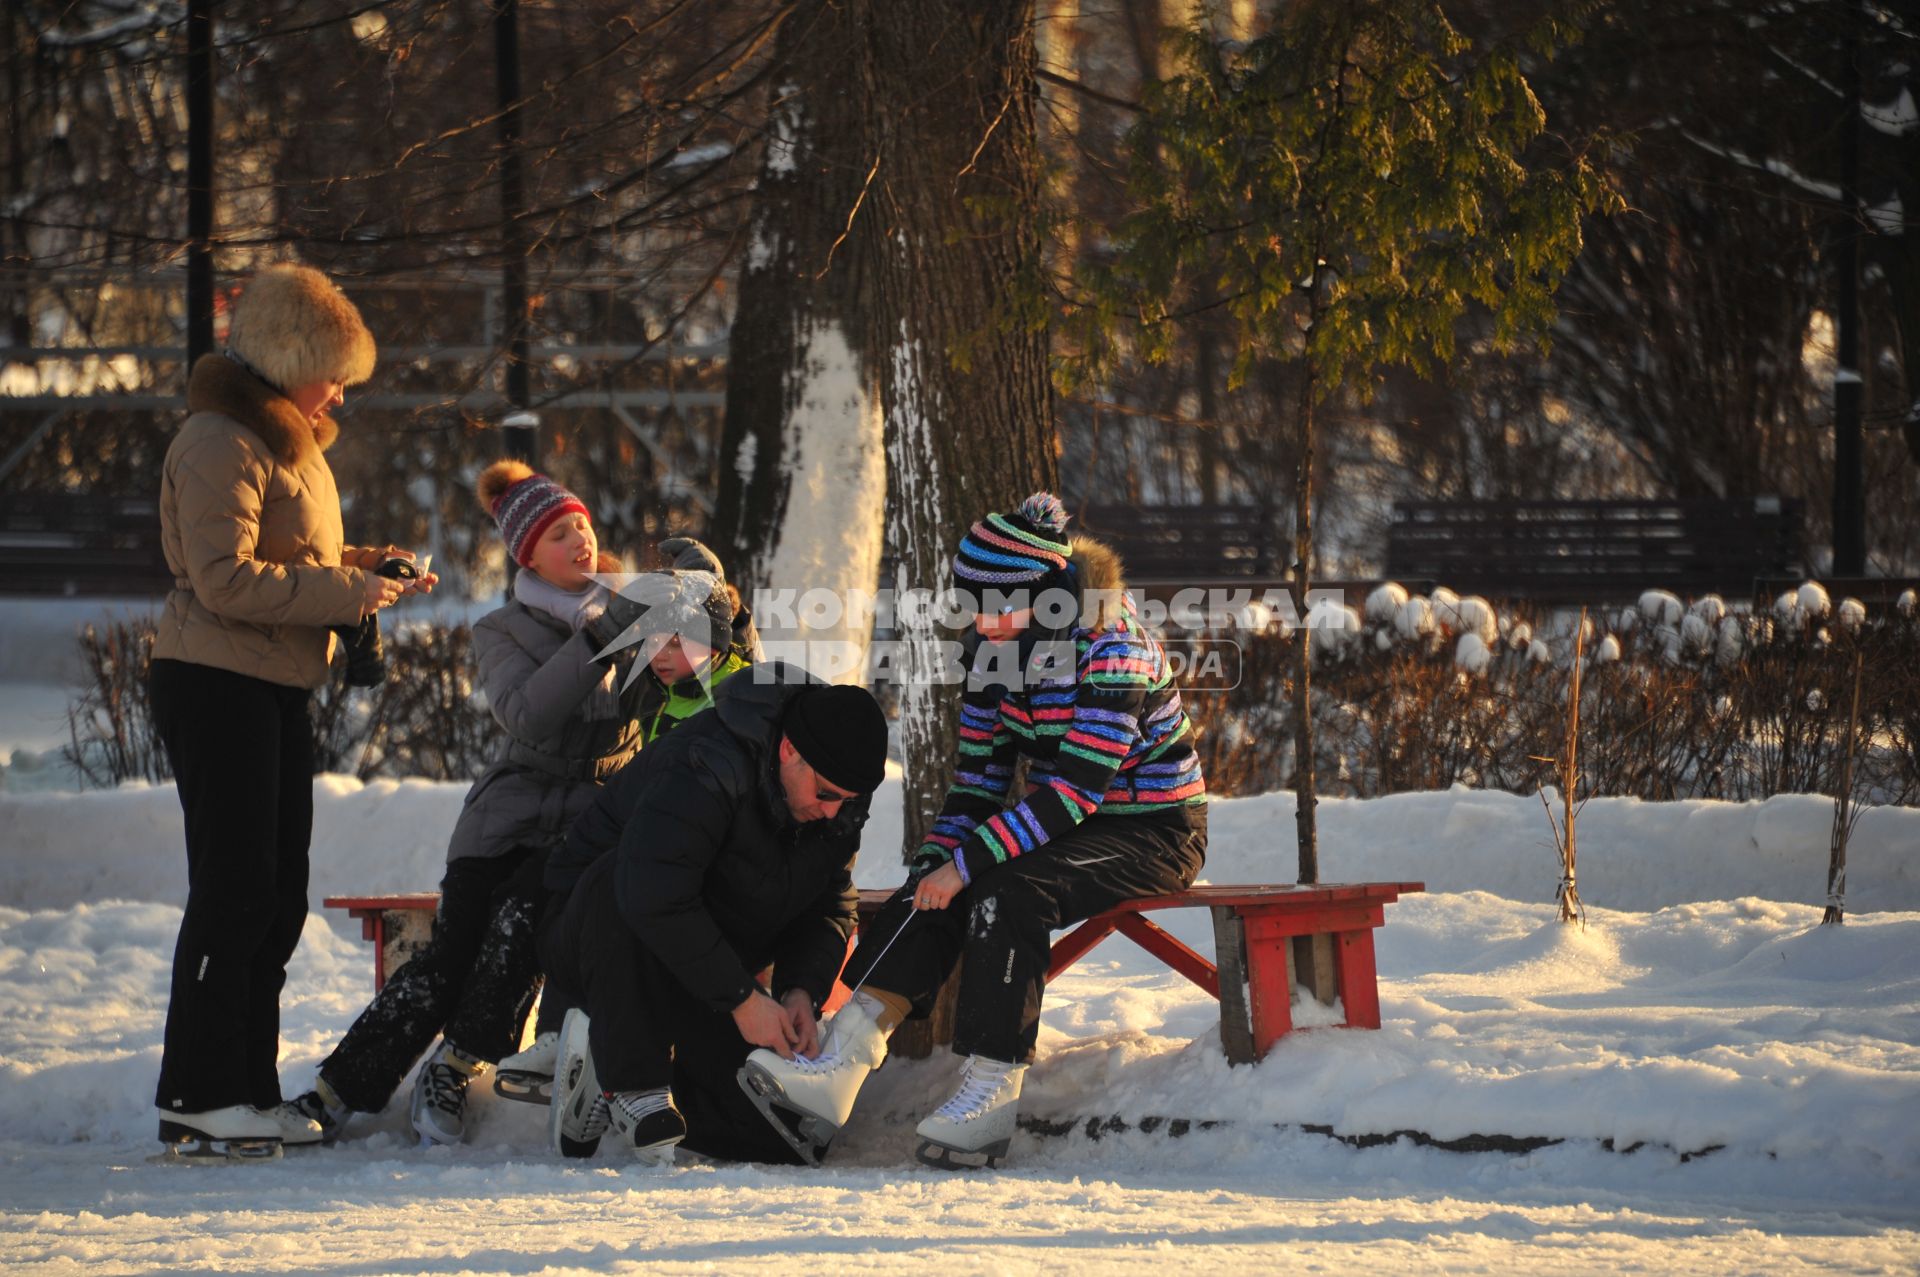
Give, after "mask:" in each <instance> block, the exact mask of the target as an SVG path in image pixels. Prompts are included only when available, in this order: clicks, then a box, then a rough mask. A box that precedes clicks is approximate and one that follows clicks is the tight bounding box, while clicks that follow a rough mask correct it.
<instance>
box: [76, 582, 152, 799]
mask: <svg viewBox="0 0 1920 1277" xmlns="http://www.w3.org/2000/svg"><path fill="white" fill-rule="evenodd" d="M80 659H81V663H82V666H83V668H84V669H85V671H86V675H85V681H83V682H82V683H81V685H80V690H79V692H78V693H77V694H76V695H75V697H74V699H73V701H72V703H71V704H69V705H68V706H67V738H68V743H67V744H66V745H65V746H63V747H62V748H61V751H60V752H61V754H62V755H63V756H64V757H65V758H66V760H67V762H68V763H70V764H71V765H72V766H73V768H74V770H75V771H77V772H78V773H79V774H80V775H81V776H84V777H85V778H86V780H87V783H88V784H92V785H100V786H111V785H118V784H119V783H120V782H122V781H126V780H145V781H153V782H159V781H166V780H172V779H173V769H172V768H171V767H170V766H169V765H168V763H167V754H166V750H165V749H164V748H163V747H162V746H161V744H160V737H159V735H158V734H157V733H156V732H155V731H154V727H153V713H152V708H151V706H150V705H149V704H148V702H147V665H148V663H149V662H150V661H151V660H152V659H153V622H152V621H151V620H150V619H149V620H137V621H113V622H110V623H108V624H104V625H89V626H87V627H86V628H85V629H83V630H81V631H80Z"/></svg>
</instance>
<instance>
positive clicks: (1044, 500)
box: [953, 492, 1073, 585]
mask: <svg viewBox="0 0 1920 1277" xmlns="http://www.w3.org/2000/svg"><path fill="white" fill-rule="evenodd" d="M1067 517H1068V516H1067V510H1066V507H1065V506H1063V505H1061V504H1060V498H1059V497H1056V496H1054V495H1053V494H1052V493H1051V492H1036V493H1034V494H1033V495H1032V496H1030V497H1028V498H1027V499H1026V500H1025V501H1022V502H1021V503H1020V508H1019V509H1017V510H1013V511H1010V512H1009V513H1007V514H990V515H988V516H987V517H986V518H984V519H982V520H980V522H978V523H976V524H974V525H973V526H972V527H971V528H969V529H967V534H966V535H965V536H963V537H961V538H960V548H959V550H957V551H956V552H955V553H954V556H953V574H954V575H955V576H957V577H959V578H960V579H961V580H963V581H974V582H978V583H980V584H982V585H1030V584H1034V583H1037V582H1039V581H1042V580H1045V579H1047V578H1049V577H1052V576H1054V575H1055V574H1056V573H1059V572H1061V571H1063V570H1064V569H1065V568H1066V566H1067V560H1068V559H1070V558H1072V557H1073V546H1072V544H1071V543H1069V541H1068V540H1067V531H1066V529H1067Z"/></svg>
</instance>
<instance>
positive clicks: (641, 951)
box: [542, 853, 801, 1165]
mask: <svg viewBox="0 0 1920 1277" xmlns="http://www.w3.org/2000/svg"><path fill="white" fill-rule="evenodd" d="M615 859H616V857H615V856H614V854H613V853H608V854H606V855H604V856H602V857H600V859H598V860H596V861H595V862H594V863H593V865H592V866H591V867H589V868H588V870H587V871H586V873H585V874H583V875H581V878H580V881H579V882H577V883H575V884H574V889H573V893H572V894H571V895H570V896H569V897H568V898H567V904H566V909H565V911H564V912H563V913H562V915H561V916H560V918H559V920H558V921H557V922H556V923H555V924H554V925H551V926H549V927H548V928H547V929H546V930H545V932H544V933H543V937H542V939H543V948H542V957H543V958H544V959H545V960H546V966H547V971H548V973H549V975H550V977H551V981H552V983H553V984H555V985H557V986H559V987H560V988H561V989H563V990H565V991H566V992H567V993H568V994H570V995H571V996H572V997H573V998H575V999H577V1004H578V1005H579V1007H580V1009H581V1010H583V1011H585V1012H586V1013H587V1015H588V1016H589V1017H590V1018H591V1025H590V1029H589V1034H588V1040H589V1045H590V1048H591V1050H592V1051H593V1067H594V1071H595V1073H596V1074H597V1075H598V1077H599V1081H600V1089H601V1090H603V1091H608V1092H619V1091H646V1090H652V1089H653V1088H655V1087H661V1086H665V1087H670V1088H671V1089H672V1091H673V1099H674V1103H675V1104H676V1105H677V1106H678V1107H679V1109H680V1112H681V1115H682V1116H684V1117H685V1118H686V1120H687V1138H686V1146H687V1147H688V1148H689V1149H691V1150H693V1151H694V1152H696V1153H704V1154H706V1155H707V1156H709V1157H719V1158H725V1159H727V1160H729V1161H736V1162H778V1163H786V1164H789V1165H800V1164H801V1159H800V1157H799V1156H798V1155H797V1154H795V1153H794V1151H793V1150H792V1149H791V1148H790V1147H788V1145H787V1143H786V1141H785V1140H783V1139H781V1138H780V1137H779V1136H778V1135H777V1134H775V1133H774V1130H773V1127H771V1126H770V1125H768V1124H767V1120H766V1118H764V1117H762V1116H761V1115H760V1110H758V1109H757V1108H755V1107H754V1106H753V1102H752V1101H750V1100H749V1099H747V1096H746V1092H744V1091H742V1090H741V1089H740V1084H739V1081H738V1080H737V1079H736V1077H735V1074H736V1073H737V1072H738V1071H739V1069H740V1066H741V1065H742V1064H744V1063H745V1062H746V1059H747V1053H748V1052H750V1051H752V1050H753V1049H754V1048H753V1047H752V1046H751V1045H749V1044H748V1043H747V1041H746V1039H744V1038H742V1037H741V1036H740V1030H739V1029H738V1028H737V1027H736V1026H735V1025H734V1022H733V1017H732V1016H731V1015H729V1014H727V1013H726V1012H725V1011H715V1010H714V1009H713V1008H712V1007H710V1006H708V1005H707V1004H706V1003H705V1002H703V1001H701V1000H699V999H697V998H695V997H694V996H693V995H692V994H691V993H689V992H687V989H686V986H685V985H683V984H681V983H680V980H679V978H678V977H676V976H675V975H674V974H673V972H672V971H670V970H669V969H668V968H667V967H666V965H665V964H663V963H662V962H661V961H660V960H659V959H658V958H656V957H654V955H653V952H652V950H650V949H648V948H647V946H646V945H645V944H644V943H643V942H642V941H641V940H640V938H639V937H638V936H636V935H634V933H633V932H632V930H631V929H629V928H628V926H627V922H626V919H625V918H623V917H622V916H621V914H620V906H619V903H618V901H617V900H616V899H615V897H614V890H613V868H614V860H615Z"/></svg>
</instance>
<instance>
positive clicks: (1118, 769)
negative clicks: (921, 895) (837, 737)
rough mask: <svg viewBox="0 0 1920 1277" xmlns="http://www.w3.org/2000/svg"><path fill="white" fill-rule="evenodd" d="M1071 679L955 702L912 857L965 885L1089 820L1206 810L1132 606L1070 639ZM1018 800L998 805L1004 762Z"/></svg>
mask: <svg viewBox="0 0 1920 1277" xmlns="http://www.w3.org/2000/svg"><path fill="white" fill-rule="evenodd" d="M1073 639H1074V646H1075V651H1076V658H1077V659H1076V661H1075V669H1074V673H1073V676H1072V677H1071V678H1062V679H1060V680H1058V681H1049V682H1042V683H1039V684H1036V685H1035V686H1033V687H1030V688H1026V689H1019V690H1014V691H1010V692H1008V693H1006V695H1005V696H1004V697H1002V698H999V699H995V697H994V696H993V694H991V693H985V692H969V693H967V695H966V696H965V697H964V698H963V699H962V701H961V704H960V750H959V760H958V762H957V763H956V765H955V768H954V776H953V784H952V786H951V787H950V788H949V789H948V791H947V798H946V802H945V803H944V804H943V805H942V806H941V809H940V814H939V816H938V817H936V818H935V820H934V823H933V829H932V831H931V832H930V833H929V834H928V835H927V839H926V842H925V843H924V844H922V846H921V849H920V850H921V852H922V853H923V854H924V853H927V852H933V853H937V854H939V855H941V856H943V857H946V858H949V859H952V860H954V861H955V862H956V864H957V865H958V866H959V869H960V876H961V877H962V878H964V879H965V880H966V881H968V882H972V881H973V879H974V875H976V874H979V873H982V872H985V871H986V870H989V869H991V868H992V867H993V866H995V865H998V864H1004V863H1005V862H1006V861H1009V860H1011V859H1013V858H1014V857H1016V856H1024V855H1027V854H1029V853H1031V852H1034V851H1037V850H1039V849H1040V848H1042V847H1044V846H1046V844H1047V843H1048V842H1050V841H1051V840H1053V839H1055V838H1058V837H1059V836H1060V835H1061V834H1064V833H1066V832H1067V831H1068V830H1070V829H1072V828H1073V827H1074V826H1076V825H1078V824H1079V823H1080V822H1081V821H1083V820H1085V819H1086V818H1087V817H1088V816H1091V815H1092V814H1093V813H1095V812H1101V813H1103V814H1107V815H1140V814H1143V813H1147V812H1157V811H1166V810H1168V809H1170V808H1173V807H1177V806H1183V805H1185V806H1193V805H1199V804H1203V803H1205V802H1206V801H1207V785H1206V780H1205V779H1204V778H1203V777H1202V776H1201V774H1200V759H1199V757H1198V756H1197V755H1196V754H1195V753H1194V750H1193V723H1192V721H1191V720H1190V719H1189V718H1188V717H1187V712H1186V710H1185V709H1184V708H1183V707H1182V706H1181V704H1180V693H1179V692H1178V691H1177V690H1176V689H1175V688H1174V687H1173V676H1172V673H1171V671H1170V670H1169V668H1168V664H1167V656H1166V652H1165V651H1164V650H1162V648H1161V647H1160V644H1159V642H1158V641H1157V640H1156V639H1155V638H1154V637H1153V635H1151V634H1149V633H1148V632H1147V631H1146V629H1145V628H1143V627H1142V626H1141V624H1140V622H1139V620H1138V618H1137V617H1136V616H1135V614H1134V611H1133V609H1132V607H1131V605H1130V604H1129V605H1126V606H1124V607H1123V608H1122V613H1121V617H1120V619H1119V620H1118V621H1117V622H1115V623H1112V624H1110V625H1108V626H1106V627H1104V628H1102V629H1100V630H1097V631H1093V630H1086V629H1080V628H1076V629H1075V630H1074V631H1073ZM1022 754H1024V755H1025V756H1026V757H1027V758H1028V759H1029V760H1030V761H1029V765H1028V770H1027V792H1026V794H1025V795H1024V796H1023V797H1022V799H1021V801H1020V802H1019V803H1017V804H1015V805H1013V806H1011V807H1009V806H1008V805H1007V790H1008V786H1009V784H1010V783H1011V782H1012V779H1013V771H1014V763H1015V761H1016V758H1017V757H1018V756H1019V755H1022Z"/></svg>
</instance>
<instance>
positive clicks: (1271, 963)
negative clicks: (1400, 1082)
mask: <svg viewBox="0 0 1920 1277" xmlns="http://www.w3.org/2000/svg"><path fill="white" fill-rule="evenodd" d="M1421 890H1424V885H1423V884H1421V883H1417V882H1368V883H1353V884H1322V885H1319V886H1306V887H1303V886H1294V885H1283V886H1204V887H1192V888H1189V889H1188V890H1186V891H1183V892H1180V893H1178V894H1176V895H1170V896H1152V897H1149V898H1147V899H1144V900H1131V901H1128V902H1127V903H1126V904H1124V905H1122V906H1120V907H1119V908H1117V909H1113V910H1110V911H1108V912H1106V913H1103V914H1100V915H1098V916H1096V917H1093V918H1089V919H1087V920H1086V921H1085V922H1083V923H1081V924H1080V925H1079V926H1077V927H1075V928H1074V929H1073V930H1072V931H1069V932H1067V933H1066V934H1065V935H1063V936H1061V937H1060V938H1059V939H1058V940H1056V941H1054V944H1053V957H1052V961H1051V962H1050V963H1049V964H1048V966H1047V979H1048V980H1049V981H1051V980H1052V979H1053V978H1054V977H1055V976H1058V975H1059V974H1060V973H1061V972H1063V971H1065V970H1066V969H1067V968H1068V967H1070V966H1072V965H1073V964H1074V963H1075V962H1077V961H1079V959H1080V958H1082V957H1084V956H1085V955H1086V954H1087V953H1088V952H1089V951H1090V950H1091V949H1092V948H1093V947H1094V946H1095V945H1097V944H1099V943H1100V942H1101V941H1102V940H1105V939H1106V938H1107V937H1108V936H1110V935H1112V934H1114V933H1115V932H1116V931H1117V932H1119V933H1120V934H1121V935H1123V936H1126V937H1127V938H1128V939H1130V940H1132V941H1134V942H1135V943H1136V944H1138V945H1140V947H1141V948H1143V949H1145V950H1146V951H1147V952H1149V953H1151V954H1153V955H1154V956H1155V957H1157V958H1159V959H1160V960H1161V961H1162V962H1164V963H1166V964H1167V965H1168V966H1169V967H1171V968H1172V969H1173V970H1175V971H1177V972H1179V973H1180V974H1181V975H1183V976H1185V977H1187V979H1189V980H1191V981H1193V982H1194V983H1195V984H1197V985H1199V986H1200V987H1201V988H1202V989H1205V990H1206V991H1207V993H1208V994H1210V995H1211V996H1212V997H1214V998H1216V999H1217V1000H1218V1001H1219V1003H1220V1045H1221V1047H1222V1049H1223V1050H1224V1051H1225V1052H1226V1056H1227V1059H1228V1060H1230V1061H1232V1062H1233V1063H1236V1064H1242V1063H1252V1062H1253V1061H1255V1060H1258V1059H1259V1058H1260V1057H1261V1056H1263V1055H1265V1054H1266V1052H1267V1048H1269V1047H1271V1046H1272V1045H1273V1044H1274V1043H1275V1042H1276V1041H1278V1040H1279V1039H1280V1038H1281V1037H1282V1036H1284V1035H1285V1034H1287V1033H1290V1032H1292V1030H1293V1027H1294V1024H1293V998H1294V990H1295V989H1296V988H1299V989H1301V990H1304V991H1306V992H1308V993H1310V994H1312V995H1313V996H1314V997H1315V998H1317V999H1318V1000H1319V1001H1320V1002H1322V1003H1324V1004H1326V1005H1329V1006H1331V1005H1333V1004H1334V1003H1335V1000H1336V999H1338V1003H1339V1005H1340V1007H1341V1009H1342V1011H1343V1013H1344V1019H1343V1020H1342V1021H1341V1024H1342V1026H1343V1027H1346V1028H1352V1029H1377V1028H1379V1027H1380V990H1379V980H1378V976H1377V973H1376V971H1375V968H1374V957H1373V931H1374V928H1376V927H1378V926H1380V925H1381V924H1382V923H1383V922H1384V921H1385V916H1384V915H1385V911H1386V906H1387V905H1389V904H1391V903H1393V902H1394V901H1395V900H1398V899H1399V898H1400V896H1401V895H1402V894H1403V893H1406V892H1414V891H1421ZM892 895H893V893H892V892H891V891H862V892H861V893H860V917H861V921H862V922H863V923H864V922H866V921H867V920H868V919H870V918H872V917H873V915H874V914H875V913H877V912H878V911H879V909H880V907H881V905H883V904H885V903H886V902H887V900H888V899H889V898H890V897H891V896H892ZM439 899H440V897H439V896H438V895H436V894H435V893H433V892H419V893H413V894H407V895H392V896H329V897H327V899H326V901H325V904H326V905H327V907H328V908H332V909H345V910H347V912H348V914H349V915H350V916H352V917H355V918H358V919H360V934H361V936H362V937H363V938H365V939H368V940H371V941H373V942H374V964H373V979H374V988H375V990H378V989H379V988H380V986H381V985H383V984H385V983H386V979H387V977H388V976H389V975H390V974H392V973H393V972H394V971H395V970H397V969H398V968H399V966H400V964H401V963H402V962H404V961H406V959H407V958H408V957H410V956H412V952H413V950H414V949H417V948H418V947H419V946H420V945H421V944H424V943H425V942H426V938H427V936H428V934H429V933H430V930H431V925H432V920H433V910H434V908H435V907H436V906H437V905H438V903H439ZM1188 908H1205V909H1207V910H1209V911H1210V912H1211V913H1212V915H1213V936H1214V953H1215V954H1216V956H1217V957H1218V959H1219V961H1218V965H1216V964H1215V963H1213V962H1209V961H1207V959H1206V958H1204V957H1202V956H1201V955H1200V954H1199V953H1197V952H1195V951H1194V950H1193V949H1192V948H1191V947H1189V946H1188V945H1186V944H1184V943H1182V942H1181V941H1180V940H1179V939H1177V938H1176V937H1174V936H1173V935H1171V934H1169V933H1168V932H1167V931H1166V930H1165V929H1164V928H1162V927H1160V926H1159V925H1158V924H1156V923H1155V922H1153V920H1152V919H1150V918H1148V917H1146V915H1147V914H1149V913H1152V912H1156V911H1158V910H1161V909H1188ZM846 996H847V990H846V987H845V986H844V985H839V984H836V985H835V986H834V996H833V997H832V998H831V999H829V1001H828V1003H827V1008H828V1009H829V1010H832V1009H833V1008H835V1007H837V1006H838V1005H839V1004H840V1003H841V1002H843V1001H845V1000H846ZM947 1019H948V1020H949V1021H950V1017H947ZM941 1020H942V1017H941V1016H940V1015H939V1014H938V1013H936V1015H935V1023H934V1025H933V1029H932V1034H931V1037H930V1038H928V1039H927V1042H929V1043H931V1042H949V1041H951V1040H952V1026H951V1023H950V1022H948V1023H944V1024H943V1023H941ZM902 1053H903V1054H909V1055H911V1054H916V1053H917V1054H924V1050H915V1049H913V1048H909V1049H907V1050H906V1051H903V1052H902Z"/></svg>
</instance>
